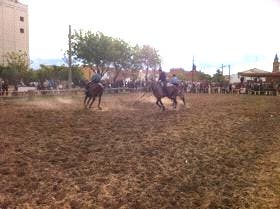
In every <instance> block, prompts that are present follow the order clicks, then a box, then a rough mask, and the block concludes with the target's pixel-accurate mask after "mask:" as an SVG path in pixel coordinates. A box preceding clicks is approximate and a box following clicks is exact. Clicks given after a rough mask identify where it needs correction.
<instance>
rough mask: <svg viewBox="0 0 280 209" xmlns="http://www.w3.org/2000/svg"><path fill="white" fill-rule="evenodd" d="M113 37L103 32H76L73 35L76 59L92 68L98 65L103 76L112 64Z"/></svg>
mask: <svg viewBox="0 0 280 209" xmlns="http://www.w3.org/2000/svg"><path fill="white" fill-rule="evenodd" d="M112 42H113V40H112V38H111V37H109V36H105V35H104V34H103V33H101V32H97V33H92V32H90V31H88V32H86V33H84V34H83V32H82V31H79V32H77V31H76V32H75V35H74V37H73V47H72V48H73V55H74V59H76V60H77V61H80V62H82V63H83V64H84V65H87V66H90V67H91V68H93V67H96V68H97V69H98V70H99V71H100V73H101V75H102V76H103V75H104V74H105V73H106V72H107V71H108V70H109V68H110V66H111V64H112V53H111V51H112Z"/></svg>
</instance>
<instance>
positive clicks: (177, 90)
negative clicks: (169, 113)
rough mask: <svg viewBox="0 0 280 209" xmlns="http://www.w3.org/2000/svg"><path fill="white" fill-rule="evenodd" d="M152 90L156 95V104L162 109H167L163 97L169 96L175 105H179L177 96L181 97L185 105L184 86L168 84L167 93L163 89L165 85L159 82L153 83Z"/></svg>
mask: <svg viewBox="0 0 280 209" xmlns="http://www.w3.org/2000/svg"><path fill="white" fill-rule="evenodd" d="M152 92H153V94H154V96H155V97H156V99H157V101H156V104H157V105H158V106H159V108H160V109H162V110H165V106H164V105H163V103H162V101H161V99H162V98H163V97H168V98H169V99H171V100H172V101H173V107H174V108H176V107H177V99H176V98H177V96H179V97H180V99H181V100H182V101H183V103H184V105H185V104H186V102H185V95H184V88H183V87H182V86H180V85H179V86H175V85H172V84H170V85H167V92H166V93H167V94H166V93H165V92H164V91H163V87H162V86H161V84H160V83H159V82H157V83H152Z"/></svg>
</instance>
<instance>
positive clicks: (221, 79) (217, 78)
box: [212, 69, 225, 84]
mask: <svg viewBox="0 0 280 209" xmlns="http://www.w3.org/2000/svg"><path fill="white" fill-rule="evenodd" d="M212 81H213V82H216V83H220V84H221V83H223V82H224V81H225V77H224V76H223V74H222V71H221V70H219V69H218V70H217V72H216V73H215V74H214V75H213V77H212Z"/></svg>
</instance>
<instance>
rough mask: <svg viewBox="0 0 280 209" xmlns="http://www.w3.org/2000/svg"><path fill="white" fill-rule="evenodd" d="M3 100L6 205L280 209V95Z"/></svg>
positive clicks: (1, 184) (2, 202) (2, 200)
mask: <svg viewBox="0 0 280 209" xmlns="http://www.w3.org/2000/svg"><path fill="white" fill-rule="evenodd" d="M141 95H142V94H140V93H138V94H137V93H135V94H119V95H104V97H103V98H102V99H103V101H102V103H101V106H102V107H103V110H102V111H99V110H97V108H96V104H94V107H93V109H91V110H86V109H84V108H83V105H82V98H81V97H78V98H77V97H76V98H75V97H64V98H63V97H61V98H57V97H50V98H40V99H37V98H36V99H33V100H32V101H30V100H29V101H27V100H25V99H23V100H10V101H6V100H3V101H1V100H0V127H1V132H0V142H1V143H0V208H1V209H8V208H17V209H56V208H57V209H60V208H65V209H66V208H67V209H95V208H96V209H196V208H199V209H206V208H211V209H216V208H222V209H227V208H250V209H268V208H269V209H270V208H275V209H276V208H277V209H279V208H280V151H279V150H280V97H274V96H248V95H191V96H188V97H187V106H186V107H183V105H182V103H181V102H180V105H179V107H178V109H177V110H173V109H172V107H171V103H170V101H168V100H164V103H165V104H166V107H167V111H165V112H160V111H159V109H158V107H157V106H156V105H155V103H154V102H155V100H154V98H153V97H152V96H151V95H145V96H144V97H143V98H141V99H140V100H139V97H140V96H141Z"/></svg>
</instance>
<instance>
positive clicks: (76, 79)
mask: <svg viewBox="0 0 280 209" xmlns="http://www.w3.org/2000/svg"><path fill="white" fill-rule="evenodd" d="M68 70H69V68H68V67H65V66H56V65H52V66H46V65H41V66H40V69H38V70H36V71H35V73H36V78H37V79H38V80H39V81H40V82H41V83H43V82H44V81H45V80H59V81H67V80H68ZM72 79H73V83H74V84H75V85H79V84H80V82H81V80H83V74H82V71H81V69H80V68H79V67H77V66H74V67H72Z"/></svg>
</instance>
